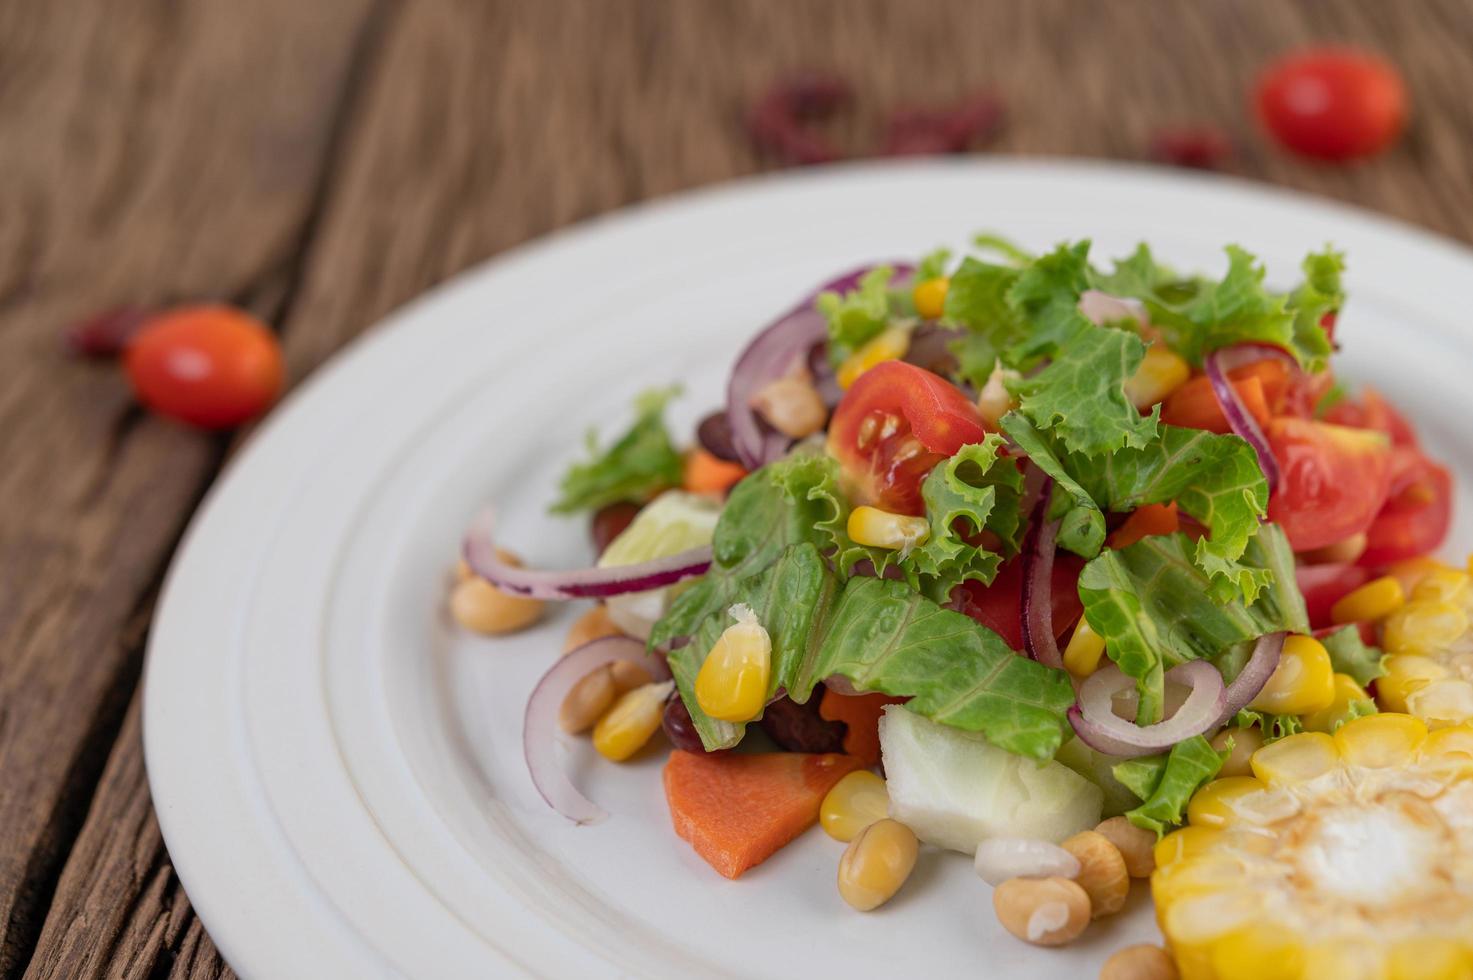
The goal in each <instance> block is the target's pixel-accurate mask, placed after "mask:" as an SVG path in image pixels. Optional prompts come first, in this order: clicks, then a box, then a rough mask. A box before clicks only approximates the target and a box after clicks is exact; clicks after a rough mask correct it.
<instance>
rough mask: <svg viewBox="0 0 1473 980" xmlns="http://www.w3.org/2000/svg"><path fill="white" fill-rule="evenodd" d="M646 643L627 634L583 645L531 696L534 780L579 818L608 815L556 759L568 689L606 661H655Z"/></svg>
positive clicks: (527, 744) (527, 719)
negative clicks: (560, 713) (559, 723)
mask: <svg viewBox="0 0 1473 980" xmlns="http://www.w3.org/2000/svg"><path fill="white" fill-rule="evenodd" d="M650 659H651V658H650V657H649V655H648V654H646V653H645V651H644V644H643V643H640V642H639V641H638V640H631V639H630V638H629V637H627V636H605V637H600V638H599V639H597V640H590V641H589V642H587V643H585V644H583V645H582V646H581V647H578V648H577V649H576V650H574V651H572V652H571V653H569V654H568V655H566V656H564V657H562V658H560V659H559V660H558V662H557V663H555V664H553V665H552V669H551V670H549V671H548V672H547V673H545V674H543V675H542V679H541V680H540V681H538V682H537V686H536V687H535V688H533V689H532V696H531V697H530V698H528V700H527V713H526V715H525V716H523V719H522V752H523V754H524V755H525V756H526V759H527V772H529V773H531V775H532V785H534V786H536V787H537V792H538V794H540V795H541V797H542V798H543V799H544V800H546V801H547V805H548V806H550V807H552V808H553V809H554V810H556V811H557V812H558V813H561V814H562V815H563V816H565V817H567V818H568V819H569V820H571V821H573V822H574V823H579V824H590V823H597V822H598V821H600V820H602V819H603V818H604V817H606V816H608V813H606V812H605V811H604V810H603V809H602V808H601V807H599V805H598V804H597V803H594V802H593V801H592V800H590V799H589V798H588V797H586V796H584V795H583V794H582V793H580V792H578V788H577V787H576V786H574V785H573V783H572V781H571V780H569V779H568V774H567V773H566V772H564V771H563V767H562V766H561V765H560V764H559V762H558V758H557V731H558V728H557V716H558V709H559V708H561V707H562V704H563V701H564V700H565V699H566V698H567V696H568V692H569V691H571V690H572V689H573V685H575V684H577V683H578V682H579V681H581V680H582V679H583V678H585V677H587V676H588V675H589V674H590V673H592V672H593V671H595V670H598V669H599V668H600V667H603V666H605V665H607V664H611V663H616V662H618V661H621V660H627V661H629V662H631V663H637V664H639V665H641V666H643V667H648V666H650V663H649V661H650Z"/></svg>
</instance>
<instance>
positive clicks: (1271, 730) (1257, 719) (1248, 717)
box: [1232, 708, 1304, 745]
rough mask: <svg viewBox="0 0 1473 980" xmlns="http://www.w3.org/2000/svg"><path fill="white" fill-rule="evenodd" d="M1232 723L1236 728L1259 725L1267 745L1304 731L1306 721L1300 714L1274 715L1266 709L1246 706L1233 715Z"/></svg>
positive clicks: (1264, 742)
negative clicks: (1260, 709) (1254, 708)
mask: <svg viewBox="0 0 1473 980" xmlns="http://www.w3.org/2000/svg"><path fill="white" fill-rule="evenodd" d="M1232 724H1233V727H1235V728H1252V727H1253V726H1254V725H1257V726H1258V730H1259V731H1260V732H1262V733H1263V744H1265V745H1267V744H1268V743H1269V742H1277V741H1278V740H1279V739H1281V738H1288V737H1289V736H1290V735H1298V734H1299V733H1300V732H1302V731H1304V723H1303V722H1302V721H1300V720H1299V716H1298V715H1273V714H1269V713H1268V712H1266V711H1254V710H1253V709H1252V708H1244V709H1243V710H1242V711H1239V712H1238V713H1237V714H1235V715H1233V720H1232Z"/></svg>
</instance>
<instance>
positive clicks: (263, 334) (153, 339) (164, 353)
mask: <svg viewBox="0 0 1473 980" xmlns="http://www.w3.org/2000/svg"><path fill="white" fill-rule="evenodd" d="M123 368H124V370H126V371H127V373H128V380H129V381H130V382H131V383H132V385H133V391H134V392H135V393H136V394H137V396H138V400H139V401H141V402H143V404H145V405H147V406H148V407H149V408H151V409H153V410H154V411H155V412H158V413H159V414H161V415H167V416H169V417H170V418H175V419H179V420H180V421H182V422H188V423H189V424H191V425H197V426H200V427H201V428H206V429H228V428H231V427H233V426H237V425H240V424H241V423H242V422H246V421H248V420H250V419H252V418H254V417H255V416H257V415H259V414H261V412H263V411H265V410H266V408H267V407H268V406H270V405H271V403H272V402H274V401H275V400H276V396H277V395H278V394H279V393H280V391H281V383H282V376H283V373H284V372H283V368H282V359H281V346H280V345H279V344H278V343H277V342H276V335H275V334H273V333H272V332H271V331H270V329H268V328H267V327H266V326H265V325H264V324H262V323H261V322H260V321H259V320H257V319H255V318H254V317H252V316H250V315H249V314H247V313H244V312H242V311H240V310H237V309H234V308H232V307H229V306H186V307H181V308H179V309H177V310H172V311H170V312H168V313H165V314H162V315H161V316H158V317H155V318H154V319H153V320H152V321H150V322H149V323H148V324H147V325H146V326H144V327H143V329H141V330H139V331H138V333H137V334H135V335H134V336H133V338H132V340H130V341H129V342H128V346H127V348H126V350H124V352H123Z"/></svg>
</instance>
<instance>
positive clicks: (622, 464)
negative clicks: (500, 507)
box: [551, 387, 683, 514]
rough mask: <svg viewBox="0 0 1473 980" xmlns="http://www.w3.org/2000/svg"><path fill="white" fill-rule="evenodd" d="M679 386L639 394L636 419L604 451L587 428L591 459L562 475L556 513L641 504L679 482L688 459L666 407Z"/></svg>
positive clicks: (635, 404)
mask: <svg viewBox="0 0 1473 980" xmlns="http://www.w3.org/2000/svg"><path fill="white" fill-rule="evenodd" d="M678 394H680V388H679V387H671V388H664V389H659V390H654V391H647V392H645V393H644V394H642V395H640V396H639V397H638V398H637V399H635V402H634V406H635V413H636V417H635V420H634V424H633V425H632V426H631V427H630V428H629V431H627V432H625V433H624V434H623V435H622V436H620V437H619V439H618V440H617V441H616V442H615V443H614V444H613V445H612V446H610V447H609V448H608V449H605V450H603V451H600V450H599V448H598V441H597V437H596V435H595V434H594V433H593V432H589V433H588V453H589V455H590V456H591V457H592V458H591V459H589V460H588V462H586V463H575V464H573V465H572V466H571V467H569V468H568V472H567V473H565V474H564V475H563V479H562V484H561V486H560V489H561V495H560V496H559V497H558V500H557V502H556V503H554V504H553V505H552V508H551V509H552V512H553V513H554V514H572V513H576V512H578V511H582V510H598V509H599V508H600V507H606V506H608V505H609V504H617V503H620V502H623V501H632V502H635V503H642V502H644V501H645V500H648V499H649V498H650V497H653V496H654V495H655V494H657V493H659V492H660V491H661V490H665V489H667V488H669V487H676V486H679V485H680V479H681V472H682V468H683V460H682V458H681V455H680V453H679V451H677V450H676V448H675V444H674V443H673V442H671V441H670V433H669V431H668V430H667V429H666V428H665V406H666V404H668V403H669V401H670V400H671V399H672V398H674V397H675V396H676V395H678Z"/></svg>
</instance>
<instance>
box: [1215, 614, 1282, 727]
mask: <svg viewBox="0 0 1473 980" xmlns="http://www.w3.org/2000/svg"><path fill="white" fill-rule="evenodd" d="M1288 636H1289V634H1288V633H1266V634H1264V635H1263V636H1260V637H1259V638H1258V642H1257V643H1256V644H1254V647H1253V653H1252V654H1251V655H1250V656H1249V657H1248V662H1247V663H1246V664H1244V665H1243V669H1242V670H1240V671H1238V676H1237V677H1234V678H1233V682H1232V683H1231V684H1229V685H1228V686H1227V688H1226V690H1224V691H1223V700H1224V704H1223V709H1222V714H1221V715H1219V716H1218V719H1217V725H1223V724H1226V723H1227V722H1228V721H1230V720H1231V719H1232V717H1233V715H1235V714H1237V713H1238V712H1239V711H1242V710H1243V709H1244V708H1246V707H1247V706H1248V703H1249V702H1250V701H1252V700H1253V699H1254V698H1256V697H1258V692H1259V691H1261V690H1263V685H1265V684H1267V683H1268V679H1269V678H1270V677H1272V676H1273V674H1274V671H1275V670H1276V669H1278V666H1279V657H1280V656H1281V655H1282V654H1283V652H1284V640H1286V639H1287V638H1288ZM1213 727H1214V728H1215V727H1217V726H1216V725H1214V726H1213Z"/></svg>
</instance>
